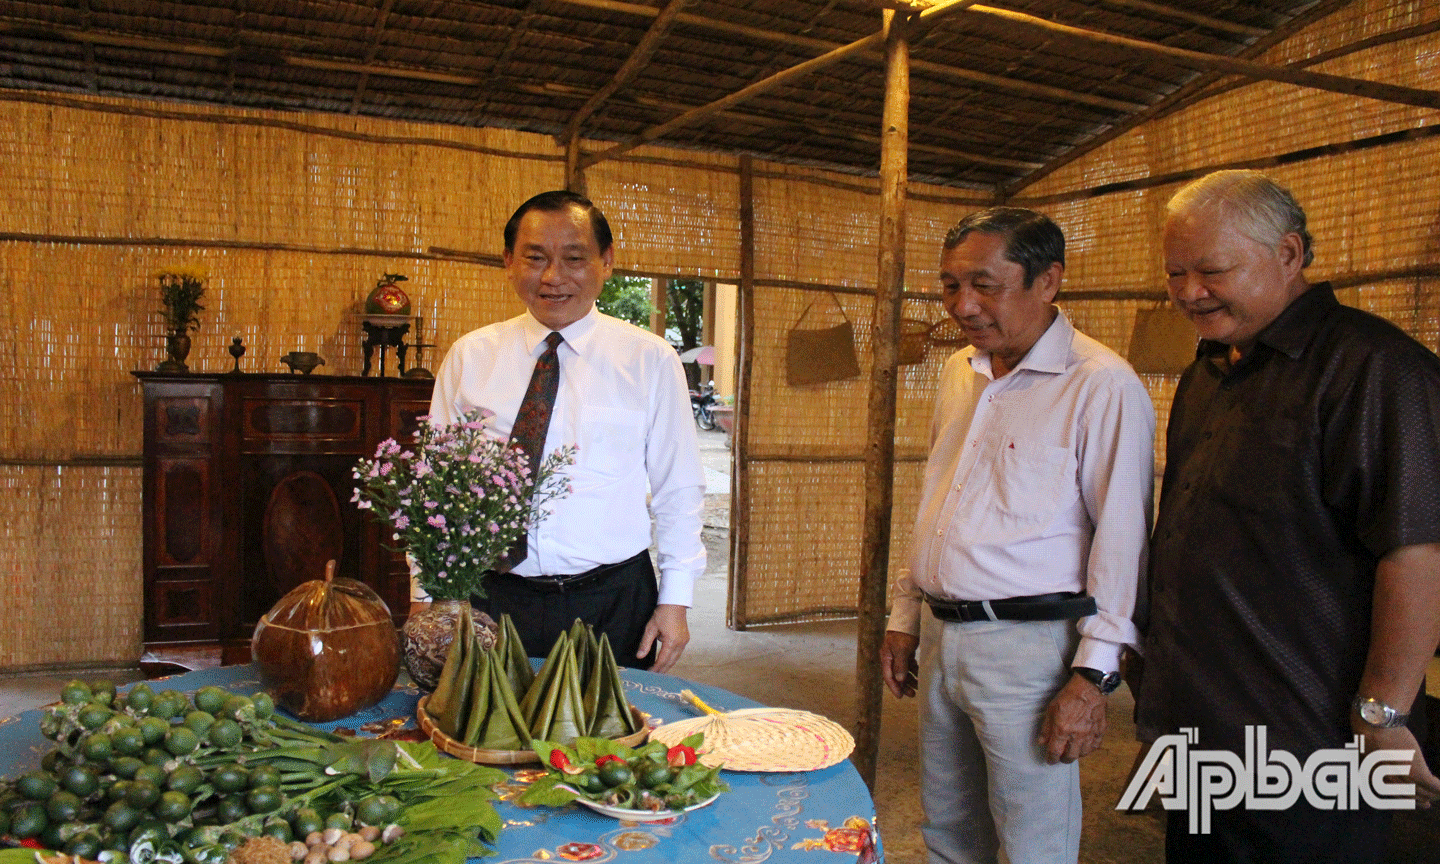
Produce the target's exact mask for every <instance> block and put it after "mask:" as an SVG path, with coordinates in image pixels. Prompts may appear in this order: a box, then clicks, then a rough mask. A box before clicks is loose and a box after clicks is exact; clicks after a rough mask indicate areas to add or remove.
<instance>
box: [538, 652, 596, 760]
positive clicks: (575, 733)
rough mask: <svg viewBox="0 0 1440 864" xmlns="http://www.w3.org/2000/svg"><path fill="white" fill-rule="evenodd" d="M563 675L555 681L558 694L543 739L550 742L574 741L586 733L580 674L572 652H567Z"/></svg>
mask: <svg viewBox="0 0 1440 864" xmlns="http://www.w3.org/2000/svg"><path fill="white" fill-rule="evenodd" d="M567 655H568V656H567V657H566V658H565V665H564V666H563V667H562V669H563V674H561V675H560V676H559V677H558V678H557V679H556V681H557V683H558V684H559V688H558V689H559V691H560V692H559V694H558V697H557V699H556V702H555V713H554V715H553V716H552V717H551V719H550V728H549V731H548V732H547V733H546V735H545V737H546V738H548V739H550V740H551V741H564V742H568V741H574V740H575V739H576V738H580V737H583V736H584V735H585V733H586V731H588V730H587V729H586V723H585V697H583V696H582V695H580V672H579V668H578V665H579V664H578V663H577V662H576V660H575V655H574V653H573V652H567Z"/></svg>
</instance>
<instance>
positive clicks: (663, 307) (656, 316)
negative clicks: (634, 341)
mask: <svg viewBox="0 0 1440 864" xmlns="http://www.w3.org/2000/svg"><path fill="white" fill-rule="evenodd" d="M669 288H670V280H669V279H651V280H650V305H652V306H654V307H655V311H654V312H651V313H650V332H651V333H654V334H655V335H656V336H659V337H660V338H661V339H664V338H665V322H666V320H667V319H668V317H669V316H668V315H667V313H668V312H669V311H670V298H669V296H668V294H669Z"/></svg>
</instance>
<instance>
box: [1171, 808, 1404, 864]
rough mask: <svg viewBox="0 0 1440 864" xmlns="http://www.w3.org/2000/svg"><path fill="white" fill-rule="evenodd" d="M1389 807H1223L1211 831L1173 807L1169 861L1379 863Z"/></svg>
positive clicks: (1215, 863) (1386, 835) (1202, 863)
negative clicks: (1195, 830)
mask: <svg viewBox="0 0 1440 864" xmlns="http://www.w3.org/2000/svg"><path fill="white" fill-rule="evenodd" d="M1391 812H1392V811H1389V810H1371V809H1361V810H1316V809H1314V808H1313V807H1310V806H1308V805H1307V804H1306V803H1305V802H1304V801H1303V799H1302V800H1301V801H1299V802H1296V805H1295V806H1294V807H1292V808H1291V809H1289V810H1273V811H1259V810H1240V809H1236V810H1220V811H1216V812H1214V813H1212V814H1211V825H1210V833H1209V834H1191V833H1190V829H1189V824H1188V821H1187V820H1188V815H1187V814H1186V812H1185V811H1184V810H1172V811H1170V813H1169V817H1168V821H1167V824H1166V826H1165V861H1166V864H1380V862H1382V861H1384V860H1385V844H1386V841H1387V840H1388V839H1389V836H1390V818H1391Z"/></svg>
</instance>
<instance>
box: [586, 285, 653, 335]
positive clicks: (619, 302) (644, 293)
mask: <svg viewBox="0 0 1440 864" xmlns="http://www.w3.org/2000/svg"><path fill="white" fill-rule="evenodd" d="M595 306H596V308H598V309H599V310H600V311H601V312H603V313H605V314H606V315H610V316H612V317H614V318H619V319H620V320H621V321H629V322H630V323H631V324H634V325H635V326H636V327H641V328H644V329H646V330H649V329H650V316H651V315H652V314H654V312H655V304H653V303H651V302H650V280H649V279H646V278H644V277H641V276H611V277H610V278H609V279H606V280H605V287H603V288H601V289H600V297H599V299H597V300H596V301H595Z"/></svg>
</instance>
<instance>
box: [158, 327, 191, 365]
mask: <svg viewBox="0 0 1440 864" xmlns="http://www.w3.org/2000/svg"><path fill="white" fill-rule="evenodd" d="M165 354H166V355H167V356H168V357H169V358H170V359H168V360H166V361H165V362H164V363H161V364H160V365H159V366H157V367H156V368H155V371H156V372H189V371H190V367H189V366H186V365H185V358H186V357H189V356H190V335H189V334H188V333H186V332H185V331H184V330H172V331H171V332H169V333H167V334H166V335H165Z"/></svg>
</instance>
